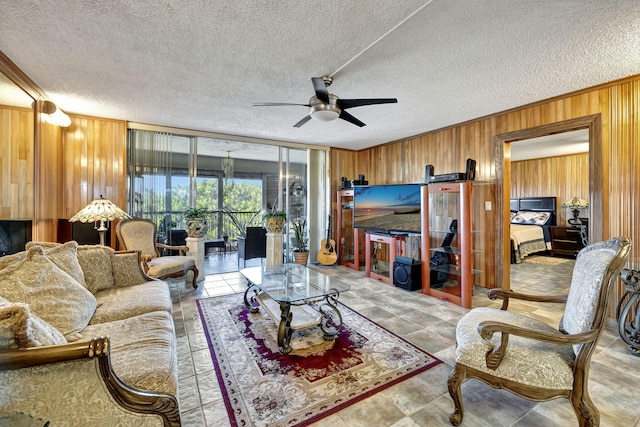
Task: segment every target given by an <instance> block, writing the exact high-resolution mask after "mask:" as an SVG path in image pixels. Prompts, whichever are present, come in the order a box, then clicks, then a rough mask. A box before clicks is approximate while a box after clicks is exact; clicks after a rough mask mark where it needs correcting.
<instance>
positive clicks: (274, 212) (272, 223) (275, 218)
mask: <svg viewBox="0 0 640 427" xmlns="http://www.w3.org/2000/svg"><path fill="white" fill-rule="evenodd" d="M264 220H265V226H266V227H267V230H268V231H269V233H282V230H284V224H285V223H286V222H287V213H286V212H285V211H281V210H278V209H276V208H275V207H273V208H271V209H269V210H268V211H267V212H266V213H265V214H264Z"/></svg>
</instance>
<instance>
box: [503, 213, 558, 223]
mask: <svg viewBox="0 0 640 427" xmlns="http://www.w3.org/2000/svg"><path fill="white" fill-rule="evenodd" d="M550 218H551V213H550V212H533V211H518V213H517V214H516V215H515V216H514V217H513V218H511V223H512V224H525V225H527V224H529V225H545V224H546V223H547V221H549V219H550Z"/></svg>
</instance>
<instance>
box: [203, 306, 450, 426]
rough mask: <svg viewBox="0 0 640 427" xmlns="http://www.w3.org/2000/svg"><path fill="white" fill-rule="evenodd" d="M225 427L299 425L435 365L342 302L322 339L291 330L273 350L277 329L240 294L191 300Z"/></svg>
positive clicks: (313, 333) (316, 329) (315, 334)
mask: <svg viewBox="0 0 640 427" xmlns="http://www.w3.org/2000/svg"><path fill="white" fill-rule="evenodd" d="M197 303H198V310H199V312H200V318H201V319H202V324H203V325H204V330H205V334H206V336H207V340H208V343H209V350H210V351H211V357H212V359H213V364H214V366H215V371H216V375H217V378H218V383H219V384H220V388H221V389H222V395H223V397H224V401H225V404H226V407H227V413H228V414H229V419H230V422H231V425H232V426H305V425H309V424H311V423H313V422H315V421H318V420H319V419H321V418H323V417H326V416H328V415H331V414H333V413H335V412H337V411H339V410H341V409H344V408H345V407H347V406H349V405H352V404H354V403H356V402H359V401H360V400H362V399H365V398H367V397H369V396H371V395H373V394H375V393H377V392H379V391H381V390H384V389H385V388H387V387H390V386H392V385H394V384H397V383H398V382H400V381H403V380H405V379H407V378H409V377H411V376H413V375H416V374H418V373H420V372H424V371H426V370H427V369H429V368H431V367H433V366H436V365H438V364H439V363H441V361H440V360H438V359H436V358H435V357H433V356H431V355H430V354H429V353H427V352H425V351H424V350H422V349H420V348H418V347H416V346H414V345H413V344H411V343H409V342H407V341H405V340H404V339H402V338H400V337H398V336H397V335H395V334H393V333H391V332H389V331H388V330H386V329H384V328H383V327H381V326H379V325H377V324H376V323H374V322H372V321H371V320H369V319H367V318H366V317H364V316H362V315H360V314H358V313H356V312H355V311H353V310H351V309H350V308H348V307H347V306H345V305H344V304H339V310H340V313H341V314H342V319H343V328H342V330H341V332H340V335H339V336H338V337H337V338H336V339H335V340H334V341H330V342H326V341H324V340H323V339H322V335H323V334H322V331H321V330H320V328H319V327H314V328H308V329H305V330H301V331H296V332H295V333H294V335H293V338H292V343H291V344H292V346H293V348H294V350H293V351H292V353H290V354H288V355H283V354H280V353H279V352H278V346H277V338H276V337H277V325H276V324H275V323H274V322H273V321H272V320H271V319H270V318H269V317H268V316H267V315H266V314H263V313H261V312H259V313H255V314H254V313H251V312H250V311H249V309H247V308H246V307H245V306H244V303H243V298H242V294H235V295H226V296H222V297H217V298H207V299H201V300H198V301H197Z"/></svg>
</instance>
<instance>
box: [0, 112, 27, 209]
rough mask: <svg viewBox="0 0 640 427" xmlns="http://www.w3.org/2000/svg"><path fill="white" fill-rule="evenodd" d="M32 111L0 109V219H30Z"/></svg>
mask: <svg viewBox="0 0 640 427" xmlns="http://www.w3.org/2000/svg"><path fill="white" fill-rule="evenodd" d="M33 140H34V112H33V110H32V109H29V108H20V107H11V106H0V219H32V218H33V207H34V203H33V198H34V182H33V181H34V177H33V171H34V152H33Z"/></svg>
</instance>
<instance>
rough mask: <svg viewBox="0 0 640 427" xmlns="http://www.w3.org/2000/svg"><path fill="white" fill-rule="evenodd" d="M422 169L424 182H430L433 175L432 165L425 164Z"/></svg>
mask: <svg viewBox="0 0 640 427" xmlns="http://www.w3.org/2000/svg"><path fill="white" fill-rule="evenodd" d="M424 169H425V170H424V182H431V177H432V176H433V165H427V166H425V168H424Z"/></svg>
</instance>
